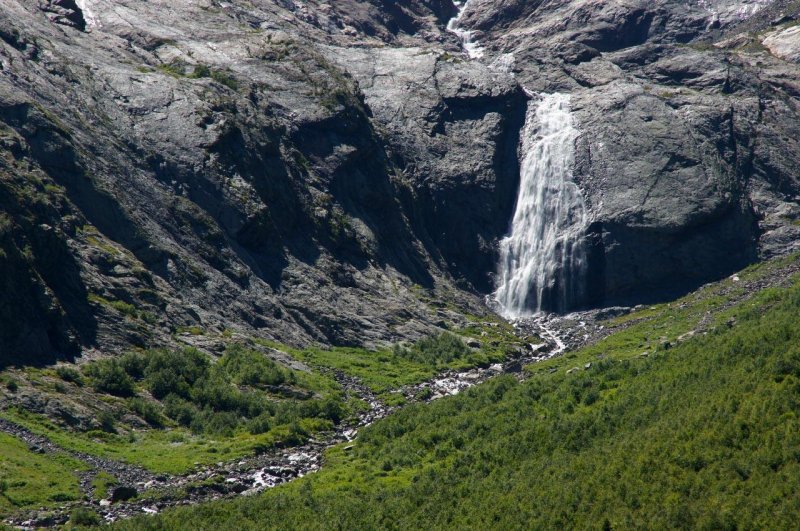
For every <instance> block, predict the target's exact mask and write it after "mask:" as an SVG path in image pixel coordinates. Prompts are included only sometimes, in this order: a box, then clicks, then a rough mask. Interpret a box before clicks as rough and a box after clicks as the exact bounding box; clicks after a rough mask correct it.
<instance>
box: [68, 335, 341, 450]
mask: <svg viewBox="0 0 800 531" xmlns="http://www.w3.org/2000/svg"><path fill="white" fill-rule="evenodd" d="M83 372H84V374H85V375H86V376H87V377H88V378H89V379H90V381H91V382H92V386H93V387H94V388H95V390H97V391H99V392H103V393H108V394H112V395H116V396H119V397H132V398H131V399H130V400H129V405H130V406H131V409H133V410H134V411H135V412H136V413H138V414H139V415H140V416H141V417H142V418H143V419H145V420H146V421H148V422H149V423H150V424H151V425H153V426H155V427H161V426H163V424H164V420H163V416H165V417H167V418H168V419H171V420H172V421H174V422H176V423H177V424H179V425H181V426H184V427H187V428H190V429H191V430H192V432H193V433H195V434H202V433H207V434H215V435H227V436H231V435H233V433H234V431H236V430H237V429H238V428H240V427H244V428H246V429H247V431H249V432H250V433H251V434H253V435H257V434H260V433H265V432H267V431H269V429H270V426H272V425H288V426H290V429H291V433H292V435H293V436H295V438H298V437H300V436H303V435H306V434H305V433H304V430H303V429H302V428H301V427H300V426H299V425H298V424H297V423H298V422H299V421H300V420H301V419H306V418H319V419H324V420H326V421H329V422H330V423H331V424H332V423H338V422H339V421H341V420H342V417H343V415H344V408H343V405H342V403H341V400H340V398H339V397H338V396H331V397H327V398H324V399H313V398H311V396H312V395H313V392H312V391H310V390H308V389H307V388H308V387H309V386H308V385H301V386H300V387H301V389H304V390H305V391H306V395H305V396H306V398H307V399H305V400H276V397H285V396H297V395H298V391H297V387H298V384H307V383H308V382H305V381H303V382H301V381H300V380H302V379H303V378H302V376H298V374H297V373H296V372H295V371H292V370H290V369H287V368H285V367H283V366H281V365H278V364H277V363H275V362H274V361H272V360H270V359H268V358H266V357H265V356H264V355H263V354H260V353H258V352H254V351H251V350H247V349H245V348H243V347H241V346H236V345H234V346H232V347H231V348H229V349H228V351H227V352H226V353H225V355H224V356H223V357H222V358H221V359H220V360H219V361H218V362H217V363H215V364H212V363H211V360H210V359H209V357H208V356H206V355H205V354H202V353H201V352H199V351H197V350H194V349H185V350H182V351H168V350H154V351H150V352H147V353H129V354H126V355H124V356H122V357H121V358H112V359H108V360H102V361H98V362H95V363H92V364H90V365H88V366H87V367H86V368H85V369H84V371H83ZM137 385H142V386H143V387H144V388H145V389H147V391H149V392H150V394H151V395H152V396H153V397H154V398H156V399H157V400H159V401H160V403H161V404H160V405H159V404H158V403H154V402H150V401H146V400H143V399H141V398H135V395H136V387H137ZM162 415H163V416H162Z"/></svg>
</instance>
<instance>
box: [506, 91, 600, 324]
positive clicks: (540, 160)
mask: <svg viewBox="0 0 800 531" xmlns="http://www.w3.org/2000/svg"><path fill="white" fill-rule="evenodd" d="M577 135H578V131H577V130H576V129H575V127H574V125H573V119H572V114H571V113H570V97H569V95H566V94H549V95H544V96H543V97H542V99H541V100H540V101H531V102H530V103H529V104H528V113H527V117H526V122H525V128H524V130H523V139H522V152H521V154H522V163H521V167H520V184H519V194H518V196H517V205H516V209H515V212H514V218H513V220H512V223H511V232H510V234H509V235H508V236H507V237H506V238H504V239H503V240H502V241H501V243H500V264H499V272H498V288H497V291H496V292H495V299H496V300H497V302H498V303H499V304H500V306H501V308H502V313H503V315H504V316H505V317H506V318H516V317H523V316H528V315H532V314H534V313H537V312H541V311H555V312H564V311H567V310H569V309H570V308H572V307H574V306H576V305H579V304H580V303H581V302H582V299H583V296H584V291H585V276H586V249H585V246H584V233H585V228H586V224H587V217H588V216H587V212H586V206H585V205H584V202H583V197H582V195H581V191H580V189H579V188H578V186H577V185H576V184H575V183H574V182H573V181H572V166H573V162H574V156H575V153H574V151H575V139H576V137H577Z"/></svg>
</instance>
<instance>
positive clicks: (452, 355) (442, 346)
mask: <svg viewBox="0 0 800 531" xmlns="http://www.w3.org/2000/svg"><path fill="white" fill-rule="evenodd" d="M493 324H496V326H494V327H485V326H480V325H479V324H475V325H473V326H471V327H469V328H467V329H466V330H463V331H459V332H460V333H461V335H459V334H456V333H451V332H443V333H441V334H436V335H432V336H429V337H426V338H423V339H421V340H419V341H417V342H416V343H414V344H412V345H395V346H393V347H392V348H385V349H381V350H368V349H364V348H348V347H338V348H329V349H322V348H310V349H306V350H292V349H286V348H285V347H282V346H281V348H283V349H285V350H289V352H291V354H292V356H294V357H296V358H298V359H302V360H304V361H306V362H308V363H311V364H314V365H318V366H322V367H328V368H332V369H336V370H340V371H343V372H345V373H347V374H350V375H352V376H355V377H357V378H359V380H361V381H362V382H364V383H365V384H366V385H367V386H368V387H370V388H371V389H372V390H373V391H376V392H378V393H388V392H390V391H391V390H395V389H398V388H400V387H402V386H404V385H409V384H415V383H419V382H422V381H425V380H428V379H430V378H432V377H433V376H434V375H435V374H436V373H437V372H440V371H442V370H444V369H463V368H467V367H478V366H488V365H489V364H491V363H497V362H499V361H502V360H504V359H505V358H506V356H507V355H508V354H509V352H512V351H514V350H515V349H517V348H519V347H520V345H521V342H520V340H519V339H518V338H517V337H516V336H514V334H513V332H512V329H511V327H510V326H509V325H508V324H505V323H504V324H503V325H500V324H499V323H493ZM481 334H483V335H481ZM474 336H477V337H480V338H481V340H482V341H481V342H480V348H469V347H467V346H466V344H465V341H467V340H468V339H469V338H470V337H473V339H474Z"/></svg>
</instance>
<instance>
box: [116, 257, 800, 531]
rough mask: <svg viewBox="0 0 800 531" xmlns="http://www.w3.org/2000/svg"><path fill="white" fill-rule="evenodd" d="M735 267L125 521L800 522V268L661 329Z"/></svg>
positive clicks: (204, 525) (301, 525)
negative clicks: (279, 462) (249, 485)
mask: <svg viewBox="0 0 800 531" xmlns="http://www.w3.org/2000/svg"><path fill="white" fill-rule="evenodd" d="M795 259H796V258H795ZM770 267H774V266H770ZM764 272H765V270H760V269H759V268H754V269H752V270H748V271H746V272H744V273H743V274H742V275H740V276H742V277H743V278H745V277H747V278H749V276H750V275H752V276H753V278H755V277H757V276H758V275H761V274H764ZM731 282H732V281H727V282H723V283H722V284H719V285H717V286H714V287H711V288H707V289H704V290H701V291H700V292H699V293H697V294H695V295H692V296H689V297H687V298H684V299H682V300H681V301H678V302H677V303H673V304H672V305H661V306H657V307H656V308H655V309H645V310H643V311H642V313H641V315H640V317H642V321H640V322H638V323H637V324H634V325H632V326H631V327H630V328H628V329H626V330H623V331H621V332H619V333H618V334H615V335H614V336H612V337H609V338H608V339H606V340H605V341H603V342H601V343H600V344H598V345H596V346H592V347H588V348H586V349H583V350H581V351H579V352H577V353H574V354H571V355H569V356H574V357H569V356H567V357H564V358H561V359H557V360H552V361H550V362H548V363H546V364H543V365H541V366H536V368H535V369H534V370H533V371H532V372H531V377H530V378H529V379H528V380H527V381H526V382H524V383H519V382H518V381H516V380H515V379H514V378H512V377H509V376H503V377H499V378H495V379H492V380H490V381H489V382H487V383H486V384H483V385H480V386H477V387H475V388H473V389H471V390H469V391H467V392H465V393H463V394H461V395H458V396H455V397H451V398H446V399H442V400H439V401H436V402H434V403H432V404H428V405H412V406H409V407H407V408H405V409H403V410H401V411H400V412H398V413H397V414H394V415H392V416H391V417H388V418H387V419H384V420H383V421H380V422H377V423H375V424H374V425H372V426H370V427H369V428H366V429H364V430H363V432H362V434H361V435H360V436H359V438H358V440H357V442H356V443H355V446H354V447H352V448H349V449H346V448H347V447H345V446H340V447H337V448H335V449H333V450H331V451H330V452H329V453H328V454H327V464H326V467H325V468H324V469H323V470H322V471H321V472H319V473H318V474H314V475H311V476H308V477H306V478H303V479H301V480H299V481H296V482H293V483H290V484H288V485H286V486H284V487H280V488H277V489H274V490H271V491H268V492H266V493H265V494H264V495H263V496H260V497H258V498H247V499H239V500H235V501H229V502H216V503H211V504H206V505H201V506H198V507H193V508H183V509H176V510H170V511H167V512H165V513H164V514H161V515H159V516H157V517H154V518H144V517H141V518H137V519H134V520H131V521H128V522H122V523H120V524H119V525H118V527H120V528H122V529H137V530H138V529H214V528H232V527H235V528H237V529H418V528H425V529H523V528H524V529H560V528H578V529H601V528H602V529H614V528H617V529H631V528H645V529H665V528H682V529H737V528H738V529H758V528H773V529H788V528H794V527H796V525H797V522H798V521H799V520H800V497H798V496H797V492H798V490H800V419H799V418H798V415H800V326H798V322H800V283H798V282H797V279H795V280H794V282H793V284H792V286H791V287H789V288H786V289H768V290H765V291H764V292H762V293H760V294H758V295H757V296H755V297H753V298H750V299H745V300H744V301H743V302H740V303H738V304H736V305H735V306H734V307H732V308H730V309H727V310H725V311H722V312H720V313H719V314H718V315H713V316H712V318H711V319H709V323H707V325H708V328H707V333H706V334H702V333H701V334H698V335H696V336H694V337H691V338H689V339H686V340H684V341H681V342H680V343H677V344H675V345H674V346H671V347H670V348H668V349H666V348H663V347H658V346H657V345H655V343H659V344H662V343H663V342H664V340H663V339H662V338H663V337H666V338H667V339H668V340H669V339H672V338H673V336H675V335H676V334H683V333H685V331H686V330H687V329H689V328H692V327H694V326H696V325H697V323H698V321H699V320H700V319H702V317H703V316H705V315H707V314H706V313H705V311H706V310H704V308H706V309H707V308H719V307H720V305H722V304H724V303H725V301H726V300H729V299H731V298H733V297H734V296H735V290H737V289H738V286H735V285H733V284H732V283H731ZM637 313H638V312H637ZM731 318H733V319H734V320H733V321H731ZM627 319H630V317H628V318H627ZM727 323H731V324H730V326H729V325H728V324H727ZM644 349H648V350H650V354H649V355H648V356H647V357H641V356H640V354H641V351H642V350H644ZM584 362H586V363H591V366H590V367H589V368H588V369H587V368H584V367H585V363H584ZM574 366H579V367H580V368H579V370H577V371H574V372H571V373H567V370H568V369H570V368H572V367H574Z"/></svg>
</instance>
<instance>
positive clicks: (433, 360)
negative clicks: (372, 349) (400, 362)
mask: <svg viewBox="0 0 800 531" xmlns="http://www.w3.org/2000/svg"><path fill="white" fill-rule="evenodd" d="M392 352H393V353H394V355H395V356H399V357H401V358H405V359H408V360H411V361H415V362H417V363H421V364H423V365H430V366H434V367H438V366H442V365H446V364H448V363H450V362H452V361H454V360H458V359H464V358H466V357H467V356H468V355H469V354H470V349H469V347H467V346H466V345H465V344H464V342H463V341H462V340H461V338H459V337H458V336H456V335H454V334H451V333H449V332H443V333H441V334H439V335H435V336H431V337H427V338H424V339H421V340H419V341H417V342H416V343H415V344H414V345H413V346H412V347H410V348H407V347H402V346H399V345H397V346H395V347H394V348H393V350H392Z"/></svg>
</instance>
